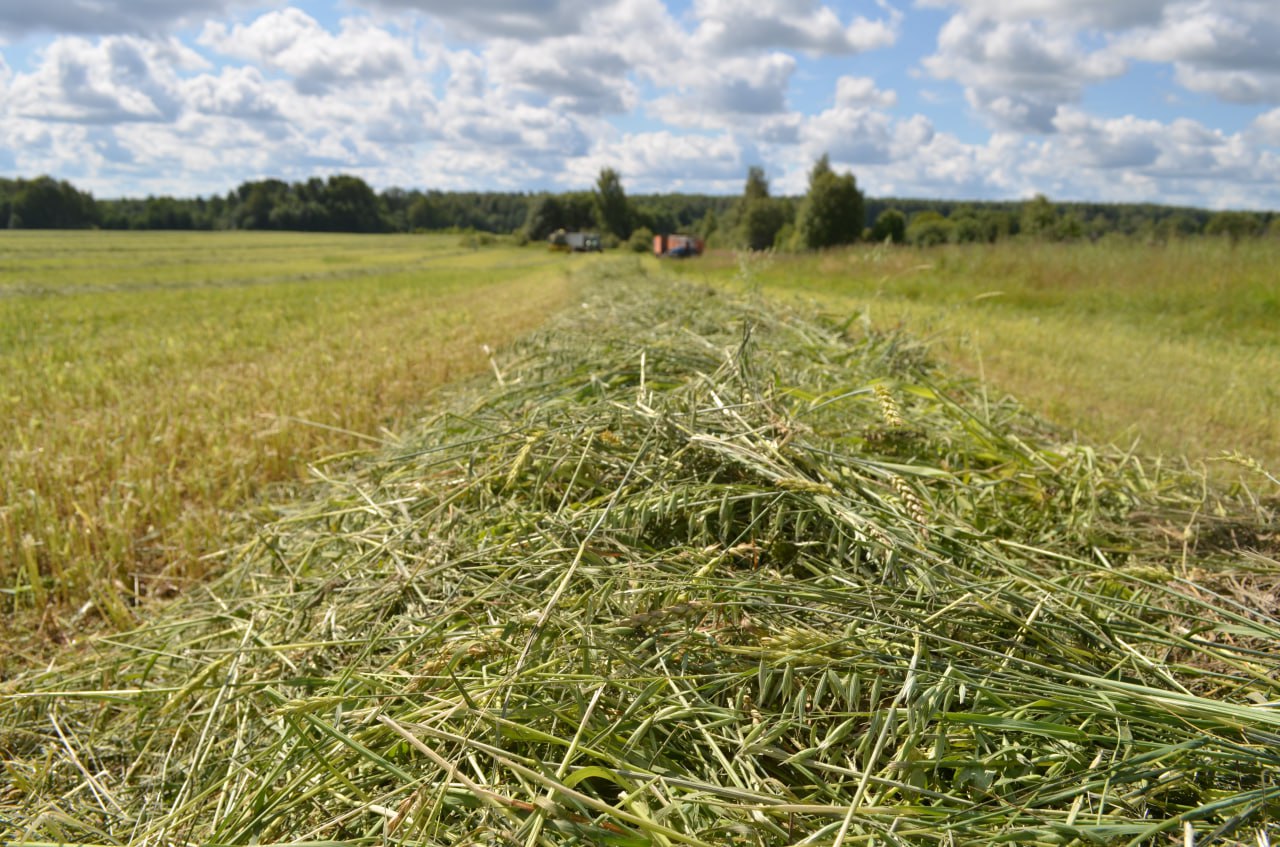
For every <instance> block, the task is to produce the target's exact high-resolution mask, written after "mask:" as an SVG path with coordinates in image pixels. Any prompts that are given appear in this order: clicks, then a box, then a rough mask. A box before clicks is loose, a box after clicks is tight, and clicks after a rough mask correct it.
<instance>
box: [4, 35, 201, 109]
mask: <svg viewBox="0 0 1280 847" xmlns="http://www.w3.org/2000/svg"><path fill="white" fill-rule="evenodd" d="M205 64H206V63H205V62H204V60H203V59H202V58H200V56H199V55H197V54H196V53H194V52H192V51H191V50H190V49H188V48H187V47H184V46H183V45H182V44H180V43H179V42H177V41H175V40H172V39H170V40H167V41H148V40H144V39H140V38H137V37H135V36H109V37H107V38H104V39H101V40H100V41H98V42H96V43H91V42H89V41H86V40H85V39H82V38H79V37H76V36H70V37H63V38H58V39H56V40H54V41H53V42H52V43H50V44H49V45H48V46H47V47H46V48H45V49H44V50H43V51H41V53H40V56H39V64H38V67H37V69H36V70H35V71H34V72H32V73H29V74H17V75H16V76H14V77H13V79H12V81H11V83H10V85H9V86H8V92H7V94H6V95H5V96H4V104H5V107H6V110H7V111H8V112H9V113H10V114H12V115H14V116H16V117H20V118H27V119H36V120H46V121H65V122H71V123H83V124H108V123H120V122H131V121H168V120H172V119H173V118H174V117H175V116H176V115H177V114H178V112H179V111H180V109H181V99H180V96H179V92H178V73H177V72H178V71H179V70H181V69H193V68H198V67H202V66H204V65H205Z"/></svg>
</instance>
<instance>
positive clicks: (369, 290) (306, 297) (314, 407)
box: [0, 232, 570, 630]
mask: <svg viewBox="0 0 1280 847" xmlns="http://www.w3.org/2000/svg"><path fill="white" fill-rule="evenodd" d="M568 262H570V260H569V259H566V258H565V257H562V256H553V255H550V254H548V253H547V252H546V251H537V250H516V249H513V248H506V247H491V248H488V249H485V250H483V251H477V250H474V249H471V248H470V247H468V246H464V245H463V243H462V242H461V241H460V240H459V238H458V237H457V236H432V237H423V236H349V235H297V234H266V233H203V234H176V233H149V234H141V233H138V234H134V233H105V232H58V233H52V232H49V233H42V232H29V233H19V232H8V233H4V234H0V375H2V376H0V445H3V447H2V448H0V591H2V592H3V594H0V597H2V598H3V602H0V605H2V606H3V607H4V609H5V612H6V617H7V616H8V615H7V613H8V612H10V611H13V610H15V609H18V610H21V609H24V608H25V609H31V608H34V609H43V608H45V607H46V601H48V600H55V601H63V602H67V603H74V604H75V605H76V606H79V605H80V604H82V603H84V602H85V601H88V600H92V601H93V604H94V605H93V606H90V607H86V608H88V609H90V610H91V611H93V612H94V613H95V614H96V615H101V616H106V617H108V618H110V619H111V620H112V621H113V622H114V624H115V625H117V626H120V625H125V624H127V623H129V621H130V620H131V613H130V612H129V610H128V608H127V607H126V602H131V601H132V600H133V599H134V598H137V597H142V596H147V595H152V594H161V595H163V594H167V593H171V592H172V591H174V590H175V589H181V588H182V587H183V586H185V585H186V584H187V582H188V581H189V580H192V579H198V578H200V577H201V576H202V575H203V574H204V573H205V572H206V570H207V569H208V568H209V567H210V566H211V564H213V563H214V562H216V561H217V560H218V558H219V557H218V553H219V551H220V550H221V549H222V548H223V546H224V545H225V544H226V543H227V542H226V539H225V538H224V530H225V527H226V520H227V517H228V516H229V515H231V514H232V513H234V512H237V511H239V510H243V509H246V508H248V507H250V506H251V505H252V504H253V502H254V500H255V498H256V497H257V496H258V495H259V493H260V492H261V491H262V489H263V486H264V485H266V484H268V483H272V482H279V481H287V480H291V479H297V478H298V477H299V476H300V475H302V474H303V473H304V472H305V467H306V464H307V462H309V461H312V460H315V459H317V458H319V457H321V456H324V455H327V454H330V453H335V452H339V451H343V450H350V449H355V448H361V447H366V448H367V447H368V446H371V445H373V444H377V443H381V442H382V441H383V440H384V439H386V438H393V437H394V436H391V435H389V434H388V433H389V432H390V431H395V430H396V429H397V427H398V425H399V424H401V423H402V422H403V421H404V420H405V417H406V415H409V414H410V413H412V412H413V411H415V410H417V409H420V408H421V407H422V406H423V404H424V403H426V402H427V399H428V396H429V394H430V392H431V390H432V389H433V388H435V387H436V386H438V385H440V384H441V383H444V382H447V381H449V380H451V379H453V378H455V377H457V376H459V375H462V374H466V373H469V372H472V371H474V370H476V369H478V368H480V367H484V366H486V358H485V354H484V352H483V350H482V345H485V344H488V345H491V346H494V347H496V346H498V345H501V344H503V343H506V342H508V341H509V340H510V339H512V338H514V337H516V336H518V335H520V334H521V333H523V332H526V331H528V330H530V329H532V328H533V327H535V326H537V325H538V324H539V323H540V322H541V321H542V320H543V319H544V317H545V316H546V315H547V314H548V313H549V312H550V311H552V310H554V309H556V308H558V307H560V306H561V305H563V303H564V302H565V299H566V297H567V296H568V292H569V285H568V282H567V278H566V274H565V273H564V269H565V267H566V265H567V263H568ZM49 620H52V618H50V619H49ZM46 623H48V621H46ZM49 626H50V628H51V629H55V630H56V628H57V627H56V626H54V625H52V624H49Z"/></svg>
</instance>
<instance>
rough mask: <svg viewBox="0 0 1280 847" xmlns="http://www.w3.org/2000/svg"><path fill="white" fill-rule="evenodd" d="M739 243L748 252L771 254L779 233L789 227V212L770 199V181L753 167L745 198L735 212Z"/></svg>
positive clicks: (749, 171) (762, 172)
mask: <svg viewBox="0 0 1280 847" xmlns="http://www.w3.org/2000/svg"><path fill="white" fill-rule="evenodd" d="M733 219H734V231H735V241H736V242H737V244H738V246H740V247H745V248H746V249H748V250H768V249H769V248H771V247H773V246H774V241H775V240H776V238H777V235H778V231H779V230H781V229H782V228H783V226H784V225H786V223H787V211H786V208H785V207H784V206H783V205H782V204H781V203H780V202H779V201H777V200H775V199H774V198H772V197H770V196H769V180H768V179H766V178H765V175H764V168H761V167H759V166H757V165H752V166H751V167H750V168H748V169H747V181H746V184H745V185H744V186H743V188H742V197H741V198H740V199H739V200H738V202H737V203H736V204H735V205H734V209H733Z"/></svg>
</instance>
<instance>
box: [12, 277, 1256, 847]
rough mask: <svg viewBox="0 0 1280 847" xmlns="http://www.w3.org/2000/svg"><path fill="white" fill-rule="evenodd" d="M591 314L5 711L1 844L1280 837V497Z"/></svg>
mask: <svg viewBox="0 0 1280 847" xmlns="http://www.w3.org/2000/svg"><path fill="white" fill-rule="evenodd" d="M534 255H535V254H534V253H532V252H531V253H529V256H530V257H531V258H532V257H533V256H534ZM544 255H545V254H544ZM568 261H576V258H570V259H568ZM578 282H579V283H580V287H579V288H578V289H577V290H575V292H574V299H573V306H572V308H567V309H563V310H560V311H559V312H558V313H557V314H556V315H555V316H553V317H552V318H551V319H550V322H549V323H548V324H546V325H545V326H546V328H545V330H544V331H540V332H535V333H531V334H529V335H528V336H526V337H525V338H524V339H523V340H521V341H519V342H517V343H515V344H514V345H512V346H510V347H506V348H504V349H502V350H501V351H499V353H498V354H497V356H496V360H495V361H496V366H497V368H498V369H499V371H500V372H501V373H502V374H503V378H502V379H501V380H499V379H496V378H494V377H491V376H486V377H479V378H476V379H472V380H465V381H461V382H459V383H457V384H455V385H453V386H450V387H449V388H447V389H445V390H442V391H441V392H439V394H437V395H436V396H435V397H434V398H433V403H432V408H431V411H430V414H427V415H425V416H422V417H421V418H420V419H418V420H417V421H415V422H414V423H412V424H411V425H406V426H405V427H404V428H403V429H402V430H401V431H400V433H399V434H398V435H397V436H396V437H395V438H394V439H391V438H389V439H388V441H389V442H390V443H388V444H386V445H383V446H382V447H381V448H380V449H378V450H377V451H376V452H371V453H366V454H362V455H360V456H354V457H351V458H349V459H348V460H347V461H344V462H341V463H332V464H329V465H326V466H325V474H324V476H323V477H317V478H315V479H314V480H313V481H312V482H311V484H309V485H305V486H297V487H295V488H292V489H290V490H289V491H288V492H279V493H280V494H281V495H282V497H281V498H280V499H279V500H278V502H276V503H275V504H274V506H273V507H272V508H271V509H269V510H268V509H263V510H261V512H260V513H258V514H256V515H255V516H254V518H255V520H254V522H253V523H252V524H251V525H250V527H251V529H252V540H251V542H250V543H247V544H245V545H244V546H243V547H242V548H241V549H240V550H239V551H238V555H237V556H236V557H235V559H234V561H232V562H229V563H227V565H226V566H225V567H224V568H222V569H221V570H220V571H219V573H218V574H216V575H212V576H211V577H210V578H208V579H205V580H202V581H200V582H198V583H195V584H192V585H191V586H189V588H188V589H187V590H186V591H184V592H183V593H182V594H181V595H180V596H178V597H176V598H174V599H173V600H172V602H169V603H165V604H162V605H161V604H157V605H156V606H154V607H152V608H151V609H149V610H148V613H147V614H146V615H142V616H139V617H140V620H139V622H138V624H137V626H135V627H133V628H131V629H129V630H127V631H119V632H112V633H110V634H108V635H107V636H105V637H101V638H96V639H92V640H86V641H84V642H82V644H83V645H84V646H83V647H81V648H79V649H70V650H66V651H63V652H61V653H60V654H58V655H55V656H52V657H50V659H49V661H48V662H47V663H42V664H41V665H40V666H38V667H33V668H29V669H26V670H25V671H24V672H22V673H20V674H18V675H16V676H14V677H12V678H11V679H9V680H7V681H5V680H3V679H2V678H0V821H3V822H4V823H5V825H7V826H9V827H10V830H9V831H10V832H12V833H13V835H12V836H9V833H8V832H4V833H3V834H0V839H3V838H4V837H12V838H14V839H15V843H21V844H37V843H38V844H93V845H119V844H129V845H137V847H168V845H173V844H179V843H180V844H225V845H239V844H263V845H267V844H275V845H320V844H334V845H336V844H343V845H357V847H382V845H387V846H388V847H391V845H395V846H396V847H435V845H474V847H480V845H486V847H487V845H527V847H585V845H592V847H596V845H599V847H649V846H650V845H672V847H674V846H675V845H687V847H726V845H735V847H798V845H831V846H832V847H852V845H865V847H872V845H878V847H906V846H907V845H911V847H916V845H921V847H988V846H989V845H992V844H1011V845H1012V844H1017V845H1028V846H1029V847H1086V845H1090V846H1092V845H1098V846H1099V847H1102V846H1104V845H1105V847H1125V846H1127V847H1161V845H1169V844H1184V845H1196V847H1211V845H1213V846H1214V847H1236V846H1237V845H1246V844H1247V845H1259V847H1262V845H1267V844H1272V843H1275V841H1276V835H1277V833H1280V829H1278V828H1277V827H1280V710H1277V704H1280V649H1277V645H1280V560H1277V556H1280V539H1277V538H1276V536H1275V533H1274V529H1275V514H1274V506H1273V505H1268V504H1267V503H1265V502H1260V501H1259V500H1256V499H1253V498H1251V497H1250V496H1248V494H1247V493H1245V492H1242V491H1240V490H1236V489H1218V488H1215V487H1213V486H1206V485H1205V481H1204V478H1203V477H1202V476H1200V475H1199V474H1196V473H1194V472H1191V471H1188V470H1187V469H1185V468H1182V467H1178V466H1176V463H1171V462H1161V461H1158V460H1153V459H1150V458H1148V457H1145V456H1142V455H1135V454H1132V453H1129V452H1127V451H1125V450H1121V449H1115V448H1108V447H1105V446H1098V445H1093V444H1090V443H1087V442H1081V441H1076V440H1073V439H1072V438H1070V437H1067V436H1065V435H1064V434H1063V433H1062V432H1061V431H1060V430H1058V429H1056V428H1054V427H1053V426H1051V425H1048V424H1046V423H1045V422H1044V421H1042V420H1041V419H1039V418H1037V417H1036V416H1034V415H1029V414H1027V413H1026V411H1025V410H1024V409H1022V408H1020V407H1019V406H1018V404H1017V403H1016V402H1014V401H1013V400H1011V399H1009V398H1006V397H1002V396H1000V395H997V394H993V393H992V392H990V391H989V390H984V387H983V386H981V385H979V384H977V383H975V382H974V381H972V380H968V379H964V378H957V377H956V376H955V375H954V374H952V373H950V372H949V371H948V370H946V369H945V368H940V367H938V366H936V365H935V364H934V363H932V362H931V361H930V360H929V358H928V357H927V356H924V355H922V352H923V350H922V347H921V345H920V344H919V343H918V342H916V341H915V340H914V339H913V338H912V337H910V336H908V335H904V334H901V333H898V332H893V331H884V330H882V329H879V328H877V327H875V326H872V325H864V324H862V323H860V322H858V321H853V322H852V323H849V322H847V321H846V320H844V319H843V318H842V319H839V320H831V319H830V317H829V316H827V317H824V316H823V315H821V314H815V313H814V311H813V310H812V309H809V308H785V307H781V306H780V305H779V304H778V303H777V302H776V300H772V299H770V298H764V297H760V296H758V294H755V293H751V294H746V295H741V294H734V293H732V292H728V291H726V290H725V286H718V287H717V286H700V285H686V284H682V283H681V282H680V281H679V280H675V279H672V278H670V277H668V276H665V275H662V274H655V273H653V272H652V271H650V272H649V273H648V274H645V273H641V272H640V268H639V267H638V266H637V264H636V263H635V262H634V261H628V262H608V261H606V262H604V263H599V264H597V265H596V266H595V267H594V268H593V269H591V270H589V271H587V272H586V273H584V274H583V275H582V276H581V277H580V278H578ZM486 290H492V289H486ZM1258 482H1259V484H1269V483H1266V480H1265V479H1259V480H1258ZM286 494H287V495H288V496H283V495H286ZM0 676H2V675H0Z"/></svg>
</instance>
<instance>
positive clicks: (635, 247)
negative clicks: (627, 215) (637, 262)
mask: <svg viewBox="0 0 1280 847" xmlns="http://www.w3.org/2000/svg"><path fill="white" fill-rule="evenodd" d="M627 248H628V249H630V250H631V252H633V253H648V252H649V251H650V250H652V249H653V230H651V229H649V228H648V227H643V226H642V227H640V228H639V229H633V230H632V231H631V237H630V238H628V239H627Z"/></svg>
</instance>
